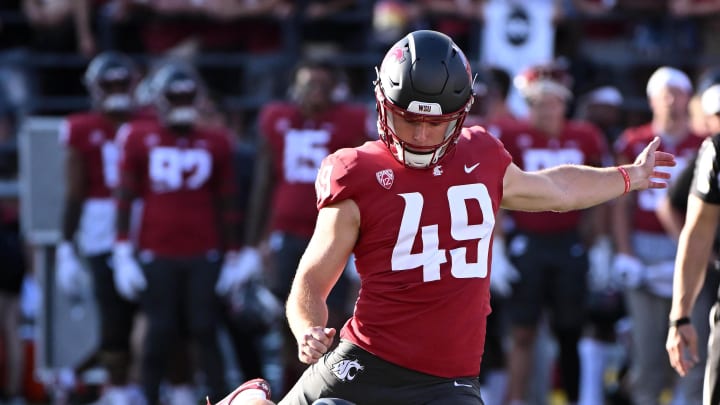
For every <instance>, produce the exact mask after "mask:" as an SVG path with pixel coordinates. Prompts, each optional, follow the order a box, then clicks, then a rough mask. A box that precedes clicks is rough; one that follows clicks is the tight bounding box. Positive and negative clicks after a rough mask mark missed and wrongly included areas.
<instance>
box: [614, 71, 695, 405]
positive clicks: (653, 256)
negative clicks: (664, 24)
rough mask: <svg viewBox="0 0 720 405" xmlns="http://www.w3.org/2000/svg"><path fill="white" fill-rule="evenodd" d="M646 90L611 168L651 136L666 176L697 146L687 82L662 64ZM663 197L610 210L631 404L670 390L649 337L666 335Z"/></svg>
mask: <svg viewBox="0 0 720 405" xmlns="http://www.w3.org/2000/svg"><path fill="white" fill-rule="evenodd" d="M646 93H647V98H648V101H649V103H650V108H651V110H652V112H653V116H652V121H651V122H649V123H647V124H645V125H642V126H638V127H630V128H627V129H626V130H625V131H624V132H623V133H622V135H621V136H620V138H619V139H618V141H617V142H616V143H615V152H616V155H617V158H616V159H617V164H620V165H622V164H626V163H628V162H631V161H632V156H633V154H634V153H635V151H637V150H638V149H639V148H641V145H643V144H644V143H646V142H647V141H649V140H650V139H652V138H653V137H655V136H659V137H661V138H662V143H661V144H660V148H659V149H660V150H662V151H665V152H670V153H672V154H674V155H675V161H676V162H677V165H676V166H675V167H673V168H669V169H668V171H670V172H671V173H674V174H677V173H679V172H680V171H681V170H682V169H683V168H684V167H685V165H686V163H687V161H688V159H689V158H691V157H692V156H693V155H694V154H695V152H696V151H697V149H698V148H699V146H700V143H701V142H702V138H701V137H699V136H696V135H695V134H693V133H692V132H691V131H690V123H689V114H688V102H689V100H690V97H691V95H692V84H691V82H690V79H689V78H688V76H687V75H686V74H685V73H684V72H682V71H680V70H678V69H675V68H672V67H668V66H663V67H661V68H659V69H657V70H656V71H655V72H654V73H653V74H652V75H651V76H650V78H649V80H648V81H647V87H646ZM673 177H676V176H673ZM665 193H666V190H665V189H655V190H652V191H649V190H645V191H641V192H638V193H631V194H627V195H625V196H623V197H621V198H619V199H618V200H616V202H615V204H614V205H613V213H612V232H613V236H614V240H615V247H616V255H615V257H614V259H613V265H612V267H613V273H614V276H615V277H617V279H618V280H619V282H620V283H621V285H622V286H623V287H624V289H625V299H626V304H627V309H628V312H629V315H630V319H631V320H632V325H633V328H632V349H631V351H630V353H631V359H630V390H631V396H632V400H633V401H634V403H635V404H637V405H646V404H648V405H649V404H657V402H658V398H659V397H660V394H661V393H662V392H663V390H665V389H668V388H669V389H673V388H674V386H669V387H668V385H667V384H668V382H669V381H674V379H673V376H674V373H673V371H672V368H671V367H670V364H669V363H668V361H667V359H666V358H665V356H666V353H665V346H664V341H663V340H662V339H658V338H657V337H658V336H663V335H665V334H666V333H667V325H668V318H667V317H668V313H669V312H670V303H671V302H670V301H671V300H670V298H671V296H672V278H673V268H674V263H673V261H674V258H675V252H676V249H677V246H676V243H675V241H674V239H673V238H672V237H670V236H669V235H668V234H667V233H666V231H665V229H664V228H663V227H662V224H661V223H660V221H659V220H658V217H657V215H656V213H655V210H656V208H657V205H658V203H659V202H660V201H661V199H662V198H663V197H664V196H665ZM679 395H682V394H679ZM681 400H682V399H681Z"/></svg>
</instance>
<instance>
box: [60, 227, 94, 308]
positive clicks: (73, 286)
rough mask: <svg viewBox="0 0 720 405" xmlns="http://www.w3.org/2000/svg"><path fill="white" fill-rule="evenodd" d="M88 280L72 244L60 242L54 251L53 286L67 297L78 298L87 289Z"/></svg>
mask: <svg viewBox="0 0 720 405" xmlns="http://www.w3.org/2000/svg"><path fill="white" fill-rule="evenodd" d="M89 283H90V280H89V279H88V274H87V272H86V271H85V269H84V268H83V266H82V264H81V263H80V260H79V259H78V257H77V256H76V255H75V249H74V248H73V245H72V243H70V242H68V241H63V242H60V244H58V245H57V248H56V249H55V284H56V285H57V287H58V288H59V289H60V290H61V291H62V292H64V293H65V294H68V295H73V296H78V295H81V294H82V292H83V291H85V290H86V289H87V288H89Z"/></svg>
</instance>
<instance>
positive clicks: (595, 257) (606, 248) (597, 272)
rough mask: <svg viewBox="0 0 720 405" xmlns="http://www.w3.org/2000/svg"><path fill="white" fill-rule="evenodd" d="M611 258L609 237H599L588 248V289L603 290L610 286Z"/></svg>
mask: <svg viewBox="0 0 720 405" xmlns="http://www.w3.org/2000/svg"><path fill="white" fill-rule="evenodd" d="M612 260H613V248H612V242H610V238H609V237H607V236H601V237H599V238H598V239H597V240H596V241H595V243H593V245H592V246H591V247H590V249H588V264H589V266H590V269H589V272H588V273H589V274H588V276H589V282H590V289H592V290H593V291H605V290H607V289H608V288H610V287H611V282H610V279H611V273H612V271H611V269H612Z"/></svg>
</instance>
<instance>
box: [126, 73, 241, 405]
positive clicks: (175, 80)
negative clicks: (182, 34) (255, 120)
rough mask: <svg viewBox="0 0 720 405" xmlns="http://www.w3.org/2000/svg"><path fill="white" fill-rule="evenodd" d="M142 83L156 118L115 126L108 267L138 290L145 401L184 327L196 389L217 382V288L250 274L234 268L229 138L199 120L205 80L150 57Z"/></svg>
mask: <svg viewBox="0 0 720 405" xmlns="http://www.w3.org/2000/svg"><path fill="white" fill-rule="evenodd" d="M150 88H151V92H152V96H153V98H152V100H153V106H154V107H155V108H156V111H157V119H156V120H144V121H135V122H132V123H130V124H129V125H126V126H124V127H122V128H121V130H120V131H119V133H118V139H119V141H118V142H119V144H120V145H121V152H120V156H121V158H120V180H119V187H118V190H117V192H116V196H117V197H116V202H117V207H118V208H117V209H118V212H117V217H118V218H117V221H116V224H117V225H116V231H117V232H116V233H117V236H116V237H117V239H116V241H115V245H114V247H113V266H114V273H113V274H114V279H115V285H116V287H117V289H118V292H119V293H120V294H121V295H122V296H124V297H125V298H127V299H131V300H138V301H139V304H140V307H141V310H142V311H143V313H144V314H145V315H146V316H147V331H146V334H145V338H144V342H143V352H142V355H141V356H142V360H141V376H140V380H141V385H142V388H143V391H144V393H145V396H146V400H147V401H148V403H149V404H151V405H154V404H157V403H159V399H160V398H159V394H160V392H159V390H160V385H161V382H162V380H163V377H164V376H165V373H167V372H168V371H169V366H170V363H169V362H170V360H171V354H172V350H173V349H174V348H175V347H176V346H177V345H178V343H179V342H180V341H181V338H182V337H183V336H186V335H187V336H189V339H190V342H191V345H192V351H191V352H192V353H193V354H194V355H195V357H194V358H193V364H196V365H197V367H198V368H199V370H200V371H202V373H203V375H204V378H205V379H204V382H205V384H204V386H203V388H204V389H205V391H206V392H202V396H203V397H204V396H205V395H209V396H210V397H217V396H219V395H220V394H219V393H221V392H223V391H224V390H225V388H226V387H225V381H224V373H223V371H224V367H223V362H222V358H221V356H220V352H219V348H218V340H217V328H218V325H219V316H220V310H221V306H220V300H219V299H218V296H220V297H225V296H227V294H229V293H230V292H231V291H232V290H234V289H235V288H239V287H240V286H241V285H242V283H244V282H245V281H247V279H248V278H249V277H250V275H249V274H244V273H241V272H240V271H239V263H240V262H241V261H242V260H243V257H242V256H241V255H240V254H239V252H238V249H239V246H238V243H237V239H236V235H235V227H236V226H237V215H236V213H235V211H234V209H233V206H234V188H235V184H234V177H233V169H232V157H231V150H232V139H231V137H230V135H229V134H228V133H227V130H226V129H224V128H218V127H210V126H207V127H205V126H203V125H201V121H200V109H201V103H200V101H201V99H202V98H203V97H205V94H206V88H205V87H204V85H203V84H202V81H201V80H200V77H199V75H198V74H197V72H196V71H194V69H192V67H190V66H189V65H185V64H181V63H178V62H170V63H167V64H166V65H164V66H162V67H160V68H159V69H158V70H157V71H156V72H155V73H154V74H153V78H152V82H151V84H150ZM135 198H141V199H142V200H143V213H142V218H141V221H140V225H139V226H140V232H139V236H138V241H137V243H135V244H133V243H132V242H131V241H130V240H129V226H130V216H129V211H130V204H131V202H132V201H133V200H134V199H135ZM135 252H137V253H138V254H137V256H136V255H135ZM216 294H217V295H216ZM172 403H176V402H172Z"/></svg>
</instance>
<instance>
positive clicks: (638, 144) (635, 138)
mask: <svg viewBox="0 0 720 405" xmlns="http://www.w3.org/2000/svg"><path fill="white" fill-rule="evenodd" d="M655 136H656V135H655V134H654V133H653V130H652V126H651V125H650V124H646V125H641V126H637V127H632V128H628V129H626V130H625V132H623V133H622V134H621V135H620V137H619V138H618V140H617V141H616V143H615V152H616V153H617V154H618V155H619V156H621V157H623V158H624V159H625V160H627V161H629V162H632V161H634V160H635V156H637V155H638V154H639V153H640V152H642V150H643V149H645V147H646V146H647V144H648V143H650V141H652V140H653V138H654V137H655ZM703 139H704V138H702V137H699V136H695V135H693V134H690V133H688V135H687V136H686V137H685V138H684V139H682V140H681V141H679V142H675V143H674V144H673V143H672V142H671V141H669V140H668V139H667V138H663V140H662V142H660V147H659V148H658V150H660V151H663V152H669V153H672V154H673V155H675V162H677V164H676V165H675V166H674V167H668V168H662V169H660V170H662V171H666V172H670V173H671V174H672V176H673V178H675V177H676V176H677V175H678V174H679V173H680V172H681V171H682V170H683V168H685V166H686V165H687V162H688V161H689V160H690V159H691V158H692V157H693V156H694V155H695V154H696V153H697V151H698V149H699V148H700V145H701V144H702V142H703ZM666 193H667V190H666V189H664V188H654V189H647V190H642V191H638V192H636V193H634V194H635V204H634V208H633V213H632V221H633V223H632V229H634V230H638V231H645V232H654V233H663V234H664V233H665V228H663V226H662V224H661V223H660V220H659V219H658V217H657V214H655V209H656V208H657V205H658V203H659V202H660V201H661V200H662V198H663V197H664V196H665V194H666Z"/></svg>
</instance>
